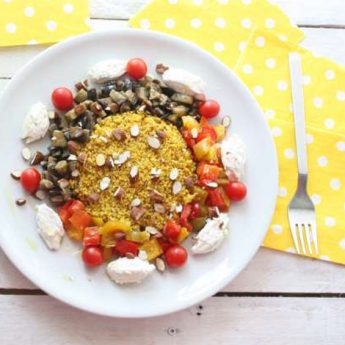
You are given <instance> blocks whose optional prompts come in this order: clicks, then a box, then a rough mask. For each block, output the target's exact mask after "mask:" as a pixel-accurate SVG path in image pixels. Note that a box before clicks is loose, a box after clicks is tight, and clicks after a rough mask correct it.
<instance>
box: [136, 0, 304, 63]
mask: <svg viewBox="0 0 345 345" xmlns="http://www.w3.org/2000/svg"><path fill="white" fill-rule="evenodd" d="M130 24H131V25H132V26H133V27H139V28H142V29H153V30H157V31H163V32H166V33H169V34H172V35H176V36H179V37H181V38H184V39H186V40H189V41H193V42H195V43H197V44H198V45H199V46H200V47H202V48H204V49H205V50H208V51H209V52H211V53H213V54H214V55H215V56H217V57H218V58H220V59H221V60H222V61H223V62H224V63H225V64H226V65H228V66H229V67H233V66H234V65H235V63H236V62H237V60H238V55H239V53H240V52H241V51H243V50H244V49H245V47H246V43H247V40H248V37H249V35H250V33H251V32H252V31H253V30H254V28H256V27H258V28H265V29H266V30H268V31H270V32H273V33H274V34H276V35H279V37H280V38H281V39H282V40H289V41H290V42H298V41H300V40H302V39H303V37H304V34H303V31H301V30H300V29H298V28H297V27H296V26H295V25H293V24H292V23H291V22H290V20H289V18H288V17H286V16H285V15H284V13H283V12H282V11H281V10H280V8H279V7H278V6H276V5H273V4H271V3H269V2H268V1H267V0H155V1H151V2H150V3H149V5H147V6H146V7H145V8H144V9H143V10H142V11H141V12H139V13H138V14H137V15H135V16H134V17H133V18H132V19H131V20H130Z"/></svg>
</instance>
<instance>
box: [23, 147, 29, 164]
mask: <svg viewBox="0 0 345 345" xmlns="http://www.w3.org/2000/svg"><path fill="white" fill-rule="evenodd" d="M22 156H23V158H24V160H26V161H29V160H30V158H31V150H30V149H29V148H28V147H24V148H23V149H22Z"/></svg>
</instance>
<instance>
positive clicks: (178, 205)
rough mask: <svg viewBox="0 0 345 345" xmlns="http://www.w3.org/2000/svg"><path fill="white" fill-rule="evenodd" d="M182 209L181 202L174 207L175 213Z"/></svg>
mask: <svg viewBox="0 0 345 345" xmlns="http://www.w3.org/2000/svg"><path fill="white" fill-rule="evenodd" d="M182 210H183V206H182V205H181V204H177V205H176V207H175V211H176V212H177V213H181V212H182Z"/></svg>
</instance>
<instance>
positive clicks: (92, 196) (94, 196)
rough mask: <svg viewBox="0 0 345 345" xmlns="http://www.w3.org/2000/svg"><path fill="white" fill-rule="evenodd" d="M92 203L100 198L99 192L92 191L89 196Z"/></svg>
mask: <svg viewBox="0 0 345 345" xmlns="http://www.w3.org/2000/svg"><path fill="white" fill-rule="evenodd" d="M88 200H89V201H90V202H91V203H94V202H97V201H98V200H99V193H91V194H90V195H89V197H88Z"/></svg>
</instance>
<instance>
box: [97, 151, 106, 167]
mask: <svg viewBox="0 0 345 345" xmlns="http://www.w3.org/2000/svg"><path fill="white" fill-rule="evenodd" d="M105 160H106V158H105V156H104V154H102V153H99V154H98V155H97V156H96V164H97V166H99V167H102V166H103V165H104V164H105Z"/></svg>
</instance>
